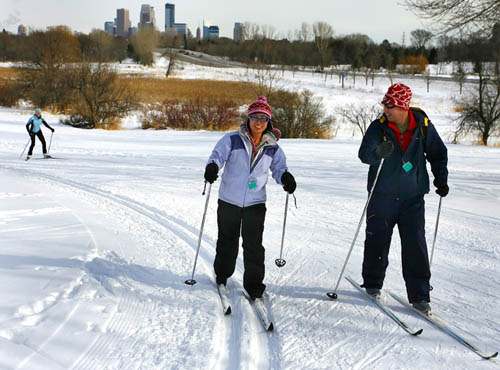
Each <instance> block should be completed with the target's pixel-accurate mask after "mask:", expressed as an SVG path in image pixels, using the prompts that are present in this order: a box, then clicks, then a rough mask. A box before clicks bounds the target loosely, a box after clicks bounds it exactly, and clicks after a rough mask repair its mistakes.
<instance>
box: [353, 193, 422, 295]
mask: <svg viewBox="0 0 500 370" xmlns="http://www.w3.org/2000/svg"><path fill="white" fill-rule="evenodd" d="M424 203H425V202H424V196H423V195H420V196H417V197H414V198H411V199H408V200H404V201H401V200H397V199H389V198H385V197H382V196H377V194H374V195H373V197H372V199H371V200H370V204H369V205H368V209H367V213H366V239H365V250H364V259H363V272H362V274H363V280H364V282H363V286H364V287H365V288H378V289H381V288H382V285H383V283H384V278H385V271H386V269H387V266H388V265H389V258H388V256H389V247H390V245H391V237H392V231H393V229H394V226H395V225H396V224H397V225H398V229H399V236H400V237H401V260H402V266H403V278H404V280H405V283H406V292H407V295H408V300H409V301H410V303H414V302H421V301H425V302H430V297H429V280H430V277H431V272H430V267H429V258H428V255H427V244H426V241H425V207H424Z"/></svg>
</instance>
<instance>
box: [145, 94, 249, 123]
mask: <svg viewBox="0 0 500 370" xmlns="http://www.w3.org/2000/svg"><path fill="white" fill-rule="evenodd" d="M142 116H143V118H142V128H143V129H148V128H154V129H157V130H165V129H167V128H172V129H178V130H203V129H205V130H213V131H225V130H228V129H231V128H234V127H237V126H238V125H239V122H240V115H239V112H238V106H237V105H236V104H235V103H234V102H232V101H229V100H221V101H210V100H207V99H202V98H196V99H193V100H191V101H179V100H166V101H164V102H163V103H161V104H153V105H147V106H145V107H144V108H143V112H142Z"/></svg>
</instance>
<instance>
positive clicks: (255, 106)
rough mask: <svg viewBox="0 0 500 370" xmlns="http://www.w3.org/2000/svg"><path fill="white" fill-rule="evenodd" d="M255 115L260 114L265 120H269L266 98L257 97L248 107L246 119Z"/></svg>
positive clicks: (269, 114)
mask: <svg viewBox="0 0 500 370" xmlns="http://www.w3.org/2000/svg"><path fill="white" fill-rule="evenodd" d="M257 113H261V114H263V115H265V116H266V117H267V118H269V119H271V107H270V106H269V104H268V103H267V98H266V97H265V96H259V98H258V99H257V100H256V101H254V102H253V103H252V104H250V106H249V107H248V114H247V118H248V116H251V115H252V114H257Z"/></svg>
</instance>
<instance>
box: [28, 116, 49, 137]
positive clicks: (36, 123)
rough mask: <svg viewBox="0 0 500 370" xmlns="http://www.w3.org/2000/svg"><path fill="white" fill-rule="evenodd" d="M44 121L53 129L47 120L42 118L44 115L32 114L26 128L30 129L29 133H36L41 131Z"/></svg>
mask: <svg viewBox="0 0 500 370" xmlns="http://www.w3.org/2000/svg"><path fill="white" fill-rule="evenodd" d="M42 123H43V124H44V125H45V126H46V127H48V128H49V129H50V130H52V127H50V126H49V124H48V123H47V122H45V120H44V119H43V118H42V116H40V117H37V116H36V115H34V116H32V117H31V118H30V119H29V120H28V123H27V124H26V130H28V133H29V134H31V133H34V134H36V133H37V132H38V131H40V127H41V126H42Z"/></svg>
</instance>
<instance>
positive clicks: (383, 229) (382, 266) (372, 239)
mask: <svg viewBox="0 0 500 370" xmlns="http://www.w3.org/2000/svg"><path fill="white" fill-rule="evenodd" d="M411 96H412V93H411V90H410V88H409V87H408V86H406V85H403V84H400V83H397V84H394V85H392V86H391V87H389V89H388V90H387V93H386V94H385V96H384V98H383V100H382V104H383V105H384V114H383V116H382V117H381V118H379V119H377V120H375V121H373V122H372V123H371V124H370V126H369V127H368V130H367V131H366V135H365V136H364V138H363V141H362V143H361V147H360V148H359V158H360V159H361V161H362V162H363V163H366V164H369V165H370V171H369V173H368V189H371V187H372V185H373V182H374V180H375V176H376V172H377V169H378V165H379V164H380V160H381V158H385V160H384V163H383V167H382V170H381V172H380V176H379V179H378V181H377V184H376V187H375V189H374V190H373V195H372V199H371V201H370V204H369V205H368V209H367V214H366V239H365V249H364V260H363V271H362V275H363V280H364V283H363V287H364V288H365V289H366V291H367V293H368V294H370V295H372V296H377V295H379V294H380V289H381V288H382V284H383V282H384V277H385V271H386V268H387V266H388V264H389V260H388V255H389V247H390V244H391V237H392V231H393V228H394V226H395V225H396V224H397V225H398V230H399V235H400V237H401V255H402V265H403V277H404V279H405V282H406V291H407V295H408V300H409V302H410V303H411V304H412V305H413V307H414V308H416V309H418V310H420V311H423V312H430V310H431V307H430V304H429V302H430V296H429V287H430V284H429V280H430V277H431V272H430V268H429V258H428V255H427V244H426V241H425V210H424V195H425V194H427V193H428V192H429V175H428V173H427V169H426V160H427V161H429V163H430V165H431V170H432V173H433V175H434V186H435V187H436V193H437V194H438V195H439V196H441V197H445V196H446V195H447V194H448V191H449V188H448V184H447V179H448V169H447V163H448V154H447V149H446V146H445V145H444V144H443V141H442V140H441V138H440V137H439V134H438V133H437V131H436V129H435V127H434V125H433V124H432V123H431V122H430V120H429V118H428V117H427V115H426V114H425V112H423V111H422V110H420V109H418V108H410V100H411Z"/></svg>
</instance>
